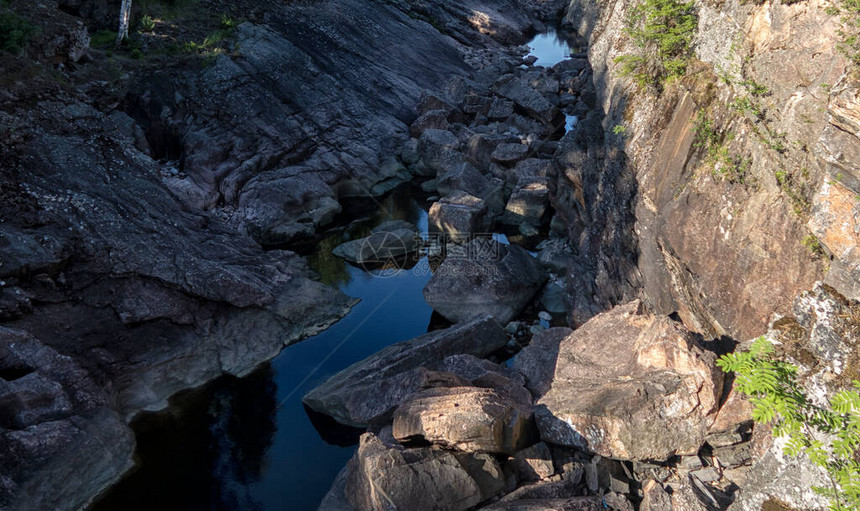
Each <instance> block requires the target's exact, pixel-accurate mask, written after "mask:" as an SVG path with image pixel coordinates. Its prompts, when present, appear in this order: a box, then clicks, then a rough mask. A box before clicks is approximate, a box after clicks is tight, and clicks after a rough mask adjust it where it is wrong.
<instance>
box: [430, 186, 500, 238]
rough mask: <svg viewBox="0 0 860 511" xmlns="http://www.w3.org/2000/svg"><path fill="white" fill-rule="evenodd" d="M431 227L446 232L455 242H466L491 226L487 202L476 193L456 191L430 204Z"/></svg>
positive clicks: (434, 230)
mask: <svg viewBox="0 0 860 511" xmlns="http://www.w3.org/2000/svg"><path fill="white" fill-rule="evenodd" d="M428 218H429V221H430V229H431V231H433V232H439V233H442V234H444V235H445V236H446V237H447V238H448V239H449V240H450V241H453V242H454V243H466V242H467V241H468V240H469V239H470V237H471V236H470V235H472V234H479V233H486V232H487V231H488V230H489V228H490V218H489V217H488V215H487V205H486V203H485V202H484V201H483V200H482V199H480V198H478V197H475V196H474V195H469V194H468V193H465V192H455V193H454V194H452V195H451V196H449V197H443V198H442V199H440V200H439V201H438V202H434V203H433V205H432V206H430V213H429V215H428Z"/></svg>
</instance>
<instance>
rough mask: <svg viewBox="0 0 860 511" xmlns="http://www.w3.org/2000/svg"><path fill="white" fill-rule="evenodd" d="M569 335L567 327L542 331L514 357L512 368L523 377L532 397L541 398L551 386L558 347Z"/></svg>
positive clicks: (569, 330)
mask: <svg viewBox="0 0 860 511" xmlns="http://www.w3.org/2000/svg"><path fill="white" fill-rule="evenodd" d="M571 333H573V330H571V329H570V328H567V327H554V328H549V329H547V330H543V331H541V332H539V333H537V334H535V335H534V336H533V337H532V341H531V342H530V343H529V345H528V346H526V347H525V348H523V349H522V351H520V352H519V353H517V356H516V357H514V361H513V364H512V366H513V368H514V369H516V370H517V371H519V372H520V373H521V374H522V375H523V376H524V377H525V385H526V388H527V389H529V391H530V392H531V393H532V395H533V396H534V397H536V398H539V397H541V396H543V395H544V394H546V392H547V391H548V390H549V388H550V386H551V385H552V378H553V375H554V374H555V362H556V360H557V359H558V347H559V345H560V344H561V341H562V340H563V339H565V338H566V337H567V336H569V335H570V334H571Z"/></svg>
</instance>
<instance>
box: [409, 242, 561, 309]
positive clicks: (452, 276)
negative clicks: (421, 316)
mask: <svg viewBox="0 0 860 511" xmlns="http://www.w3.org/2000/svg"><path fill="white" fill-rule="evenodd" d="M545 280H546V275H545V274H544V272H543V269H542V267H541V264H540V262H538V260H537V259H535V258H534V257H532V256H531V255H529V253H528V252H526V250H525V249H523V248H521V247H518V246H516V245H504V244H502V243H499V242H498V241H496V240H492V239H475V240H472V241H471V242H469V243H468V244H466V245H465V246H464V250H463V254H462V255H460V254H458V255H456V256H455V255H449V256H448V257H447V258H446V259H445V261H444V262H443V263H442V264H441V265H440V266H439V268H438V269H437V271H436V273H435V274H434V275H433V278H431V279H430V281H429V282H428V283H427V285H426V286H425V287H424V299H425V300H427V303H429V304H430V306H431V307H433V309H435V310H436V311H437V312H438V313H440V314H442V315H443V316H445V317H446V318H447V319H449V320H451V321H454V322H458V323H459V322H464V321H469V320H471V319H473V318H475V317H478V316H483V315H486V314H489V315H492V316H493V317H495V318H496V319H497V320H498V321H499V322H500V323H503V324H505V323H507V322H509V321H510V320H512V319H513V318H514V316H516V315H517V314H518V313H519V312H520V311H521V310H522V309H523V307H525V305H526V304H527V303H528V302H529V300H531V299H532V297H533V296H534V295H535V293H537V291H538V290H539V289H540V286H541V285H542V284H543V282H544V281H545Z"/></svg>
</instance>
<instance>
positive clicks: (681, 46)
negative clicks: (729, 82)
mask: <svg viewBox="0 0 860 511" xmlns="http://www.w3.org/2000/svg"><path fill="white" fill-rule="evenodd" d="M858 1H860V0H858ZM698 24H699V20H698V17H697V16H696V12H695V7H694V3H693V1H692V0H691V1H689V2H684V1H681V0H642V2H640V3H639V4H638V5H637V6H636V7H634V8H633V9H631V10H630V13H629V16H628V18H627V27H626V28H625V29H624V31H625V33H626V34H627V35H628V36H629V37H630V38H631V39H632V40H633V43H634V44H635V45H636V46H637V47H639V48H640V49H642V50H643V53H642V55H638V56H629V55H622V56H621V57H617V58H616V59H615V61H616V62H619V63H621V64H622V69H621V72H622V73H623V74H626V75H627V76H632V77H634V79H635V81H636V82H637V83H638V84H639V85H640V86H641V85H642V84H643V83H648V82H650V83H651V84H653V85H654V86H656V87H657V88H659V87H661V86H662V84H663V83H664V82H666V81H668V80H671V79H673V78H677V77H680V76H683V75H684V73H686V71H687V62H688V61H689V59H690V54H691V50H692V44H693V37H694V36H695V35H696V30H697V29H698Z"/></svg>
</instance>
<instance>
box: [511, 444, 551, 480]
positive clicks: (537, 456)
mask: <svg viewBox="0 0 860 511" xmlns="http://www.w3.org/2000/svg"><path fill="white" fill-rule="evenodd" d="M508 465H509V466H510V467H511V468H513V470H514V473H515V474H516V476H517V480H518V481H521V482H532V481H539V480H541V479H545V478H547V477H549V476H551V475H553V474H554V473H555V468H554V467H553V463H552V453H551V452H550V450H549V447H547V445H546V444H545V443H543V442H538V443H536V444H534V445H533V446H531V447H527V448H525V449H523V450H521V451H518V452H517V453H515V454H514V455H513V457H512V458H511V460H510V461H508Z"/></svg>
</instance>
